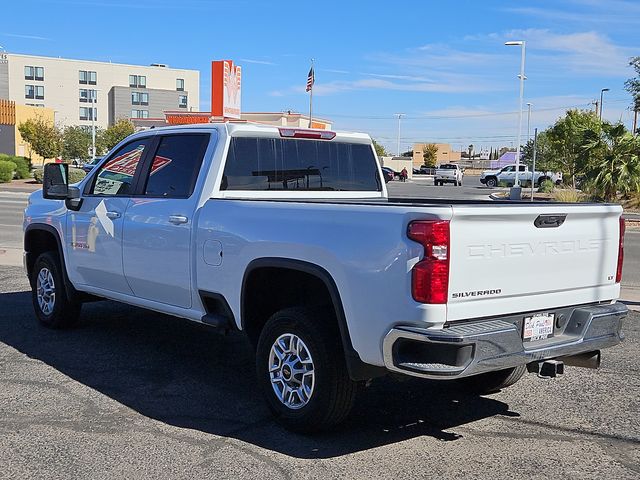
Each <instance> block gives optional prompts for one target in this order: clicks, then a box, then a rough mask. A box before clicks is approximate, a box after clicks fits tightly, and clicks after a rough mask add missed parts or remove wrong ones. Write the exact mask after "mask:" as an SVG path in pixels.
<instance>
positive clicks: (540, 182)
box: [538, 177, 549, 187]
mask: <svg viewBox="0 0 640 480" xmlns="http://www.w3.org/2000/svg"><path fill="white" fill-rule="evenodd" d="M545 180H549V177H540V178H539V179H538V187H539V186H541V185H542V182H544V181H545Z"/></svg>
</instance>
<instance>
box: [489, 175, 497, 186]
mask: <svg viewBox="0 0 640 480" xmlns="http://www.w3.org/2000/svg"><path fill="white" fill-rule="evenodd" d="M497 186H498V179H496V178H493V177H489V178H487V187H491V188H495V187H497Z"/></svg>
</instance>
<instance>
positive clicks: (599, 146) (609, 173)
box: [581, 123, 640, 201]
mask: <svg viewBox="0 0 640 480" xmlns="http://www.w3.org/2000/svg"><path fill="white" fill-rule="evenodd" d="M581 150H582V151H581V156H582V157H583V163H584V165H585V167H584V173H585V175H586V177H587V180H588V181H590V184H591V185H592V187H593V189H594V193H596V195H597V196H598V197H600V198H602V199H603V200H605V201H614V200H616V198H617V194H618V192H619V193H622V194H623V195H626V194H629V193H631V192H640V139H638V138H637V137H634V136H633V135H631V133H630V132H628V131H627V130H626V129H625V127H624V125H623V124H621V123H618V124H616V125H611V124H609V123H605V124H603V125H602V126H601V127H600V128H595V129H586V130H585V131H584V132H583V135H582V145H581Z"/></svg>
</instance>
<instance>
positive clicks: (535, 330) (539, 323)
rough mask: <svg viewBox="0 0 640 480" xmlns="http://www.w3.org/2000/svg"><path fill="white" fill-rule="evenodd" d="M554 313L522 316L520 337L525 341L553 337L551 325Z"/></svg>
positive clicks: (553, 320) (553, 321)
mask: <svg viewBox="0 0 640 480" xmlns="http://www.w3.org/2000/svg"><path fill="white" fill-rule="evenodd" d="M554 323H555V315H554V314H553V313H538V314H536V315H533V316H531V317H524V326H523V329H522V339H523V340H524V341H525V342H535V341H536V340H544V339H546V338H551V337H553V325H554Z"/></svg>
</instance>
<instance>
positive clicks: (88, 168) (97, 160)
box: [81, 157, 104, 173]
mask: <svg viewBox="0 0 640 480" xmlns="http://www.w3.org/2000/svg"><path fill="white" fill-rule="evenodd" d="M103 158H104V157H96V158H94V159H93V160H91V161H90V162H87V163H84V164H83V165H82V167H81V168H82V170H84V171H85V172H86V173H89V172H90V171H91V170H93V167H95V166H96V165H97V164H98V163H100V160H102V159H103Z"/></svg>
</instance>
